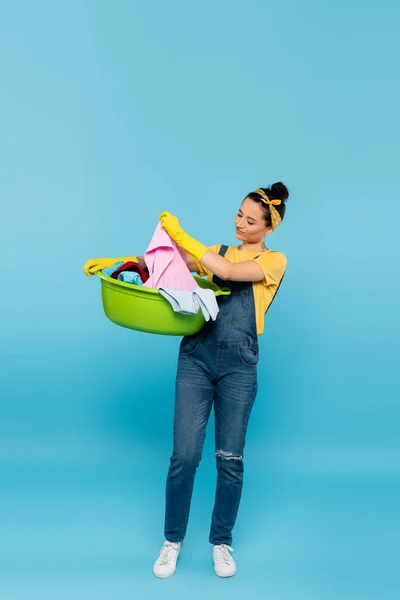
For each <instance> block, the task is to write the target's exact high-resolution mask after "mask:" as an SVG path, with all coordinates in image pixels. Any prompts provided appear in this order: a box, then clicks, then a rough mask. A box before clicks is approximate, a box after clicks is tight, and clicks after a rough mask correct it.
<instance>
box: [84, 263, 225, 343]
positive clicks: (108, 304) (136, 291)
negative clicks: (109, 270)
mask: <svg viewBox="0 0 400 600" xmlns="http://www.w3.org/2000/svg"><path fill="white" fill-rule="evenodd" d="M96 275H98V276H99V277H100V278H101V296H102V299H103V307H104V312H105V314H106V316H107V317H108V318H109V319H110V321H112V322H113V323H115V324H116V325H121V327H128V328H129V329H136V330H138V331H145V332H146V333H158V334H161V335H192V334H193V333H197V332H198V331H200V329H201V328H202V327H203V325H204V324H205V319H204V317H203V314H202V312H201V311H200V310H199V312H198V313H196V314H195V315H183V314H181V313H176V312H175V311H174V310H173V308H172V306H171V305H170V303H169V302H168V300H166V299H165V298H164V296H162V295H161V294H160V293H159V291H158V290H156V289H154V288H147V287H144V286H142V285H134V284H132V283H126V282H125V281H119V280H118V279H113V278H112V277H108V276H107V275H104V273H102V272H101V271H97V273H96ZM194 278H195V280H196V282H197V283H198V285H199V287H201V288H209V289H211V290H213V291H214V293H215V295H216V296H220V295H228V294H230V293H231V290H230V289H229V288H220V287H219V286H217V285H216V284H215V283H212V282H211V281H208V280H207V279H203V278H202V277H196V276H195V277H194Z"/></svg>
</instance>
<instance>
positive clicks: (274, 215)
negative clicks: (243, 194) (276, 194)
mask: <svg viewBox="0 0 400 600" xmlns="http://www.w3.org/2000/svg"><path fill="white" fill-rule="evenodd" d="M254 193H255V194H258V195H259V196H261V200H262V201H263V202H264V204H268V206H269V210H270V213H271V225H272V229H276V228H277V227H278V225H279V224H280V222H281V221H282V218H281V215H280V214H279V213H278V211H277V210H276V208H275V206H274V204H275V205H278V204H281V202H282V200H278V199H277V200H270V199H269V198H268V196H267V194H266V193H265V192H264V190H262V189H261V188H259V189H258V190H256V191H255V192H254Z"/></svg>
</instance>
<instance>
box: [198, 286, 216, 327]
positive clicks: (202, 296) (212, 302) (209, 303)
mask: <svg viewBox="0 0 400 600" xmlns="http://www.w3.org/2000/svg"><path fill="white" fill-rule="evenodd" d="M192 294H193V295H194V294H196V296H197V298H198V300H199V304H200V308H201V312H202V313H203V316H204V318H205V320H206V321H209V319H210V317H211V319H212V320H213V321H215V319H216V318H217V314H218V312H219V306H218V303H217V299H216V297H215V294H214V292H213V291H212V290H210V289H209V288H206V289H204V288H201V287H200V286H197V288H195V290H194V291H193V292H192ZM207 315H209V316H208V318H207Z"/></svg>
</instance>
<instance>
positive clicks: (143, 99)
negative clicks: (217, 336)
mask: <svg viewBox="0 0 400 600" xmlns="http://www.w3.org/2000/svg"><path fill="white" fill-rule="evenodd" d="M399 13H400V9H399V5H398V3H397V2H395V1H394V0H393V1H385V0H383V1H382V2H380V3H378V2H370V1H365V0H364V1H355V0H353V1H350V2H349V1H348V0H347V1H344V0H338V1H336V2H325V1H317V0H304V1H303V2H296V1H295V0H281V1H280V2H279V3H278V2H270V1H261V0H260V1H255V0H248V1H247V2H246V3H244V2H235V1H229V2H228V1H225V0H223V1H214V2H211V1H210V0H203V1H202V2H184V1H183V0H180V1H174V0H170V1H162V0H155V1H148V2H146V1H145V0H142V1H134V0H132V1H130V2H129V1H123V0H117V1H115V2H111V1H102V2H100V1H95V0H92V1H88V0H86V1H83V0H81V1H78V0H70V1H68V2H66V1H58V2H50V1H48V2H45V1H43V0H38V1H37V2H21V1H18V0H16V1H14V2H13V3H7V4H6V3H2V4H1V15H0V57H1V58H0V70H1V90H0V115H1V116H0V119H1V141H0V144H1V150H0V171H1V177H0V186H1V188H0V191H1V198H2V218H1V221H2V231H1V246H2V256H3V263H2V300H3V302H2V305H3V310H2V311H1V312H2V317H3V318H2V326H1V332H2V345H1V346H2V348H1V413H0V448H1V451H0V488H1V489H0V505H1V513H0V531H1V545H0V595H1V597H2V598H5V599H7V600H14V599H18V600H19V599H20V598H21V599H28V598H29V599H36V598H41V600H44V599H47V598H49V599H50V598H51V599H52V600H53V599H54V598H56V599H57V600H63V599H64V598H68V599H70V598H76V599H78V600H80V599H81V598H82V599H85V600H90V599H91V598H93V599H94V598H95V599H96V600H102V599H103V598H104V599H106V598H107V599H109V598H110V599H111V598H112V599H114V598H119V599H123V598H144V597H148V596H149V597H163V598H175V597H183V595H186V596H187V597H190V598H204V597H208V598H217V597H218V598H220V597H221V594H229V596H230V597H231V598H239V597H243V595H244V594H246V596H247V597H249V598H256V597H261V596H262V597H265V598H273V599H274V600H276V599H279V600H303V599H304V600H314V599H317V600H320V599H324V600H328V599H330V598H335V599H337V598H339V597H340V598H342V599H344V598H349V599H350V598H351V599H352V600H354V599H355V598H357V597H363V598H367V597H371V598H376V597H381V596H382V594H383V595H384V597H385V600H390V599H391V598H398V597H399V587H400V586H399V583H400V582H399V578H398V575H397V573H396V570H395V567H396V562H397V558H398V554H399V542H398V540H399V527H398V525H399V523H398V512H397V511H398V503H399V474H400V445H399V435H398V434H399V430H398V429H399V428H398V423H399V417H400V409H399V403H398V399H399V381H398V374H397V370H398V360H399V359H398V356H399V354H398V353H399V347H398V339H399V333H400V331H399V319H398V307H399V283H398V273H399V270H398V259H399V252H398V223H399V217H400V210H399V199H398V164H399V150H400V148H399V133H400V132H399V129H400V127H399V118H398V107H399V103H400V98H399V96H400V94H399V89H400V85H399V78H398V55H399V50H400V48H399V37H398V20H399V16H400V14H399ZM279 180H282V181H283V182H284V183H285V184H286V185H287V186H288V188H289V190H290V199H289V201H288V203H287V214H286V218H285V220H284V222H283V224H282V226H281V227H280V228H279V229H278V230H277V231H276V232H275V233H274V234H273V235H272V236H271V237H270V238H268V245H269V247H271V248H273V249H276V250H280V251H283V252H284V253H285V254H286V255H287V257H288V268H287V273H286V277H285V280H284V283H283V284H282V286H281V289H280V291H279V295H278V297H277V299H276V300H275V302H274V305H273V306H272V308H271V310H270V311H269V313H268V315H267V319H266V328H265V333H264V334H263V335H262V336H261V338H260V352H261V361H260V365H259V381H260V387H259V394H258V397H257V401H256V404H255V406H254V409H253V413H252V416H251V419H250V424H249V429H248V435H247V442H246V464H245V483H244V490H243V496H242V502H241V506H240V510H239V515H238V521H237V524H236V527H235V529H234V540H233V547H234V548H235V553H234V558H235V559H236V562H237V566H238V571H237V575H236V576H235V577H234V578H232V579H229V580H222V579H219V578H217V577H216V576H215V575H214V572H213V567H212V561H211V549H212V547H211V545H210V544H209V542H208V530H209V524H210V518H211V511H212V506H213V501H214V493H215V483H216V470H215V457H214V443H213V415H212V416H211V418H210V422H209V427H208V430H207V438H206V443H205V448H204V453H203V460H202V462H201V465H200V468H199V470H198V473H197V477H196V485H195V489H194V495H193V502H192V509H191V515H190V521H189V528H188V534H187V538H186V542H185V547H184V550H183V551H182V554H181V556H180V559H179V564H178V570H177V572H176V574H175V575H174V577H173V578H171V579H169V580H166V581H162V580H157V579H155V578H154V576H153V575H152V572H151V569H152V565H153V562H154V560H155V559H156V557H157V555H158V551H159V548H160V546H161V544H162V542H163V520H164V493H165V478H166V474H167V469H168V464H169V456H170V454H171V451H172V417H173V389H174V377H175V369H176V360H177V350H178V344H179V338H171V337H162V336H154V335H146V334H142V333H139V332H135V331H131V330H127V329H123V328H120V327H117V326H115V325H113V324H112V323H111V322H110V321H108V320H107V319H106V317H105V316H104V314H103V309H102V304H101V295H100V281H99V280H98V279H97V278H92V279H88V278H87V277H85V275H84V273H83V270H82V266H83V264H84V263H85V262H86V260H87V259H88V258H90V257H96V256H120V255H129V254H140V253H143V252H144V250H145V249H146V247H147V244H148V242H149V240H150V238H151V235H152V233H153V231H154V228H155V226H156V224H157V216H158V214H159V213H160V212H161V211H162V210H169V211H170V212H172V213H174V214H177V215H178V217H179V219H180V221H181V223H182V225H183V226H184V228H185V229H186V230H187V231H188V232H189V233H190V234H191V235H193V236H194V237H196V238H197V239H200V240H201V241H202V242H204V243H205V244H214V243H221V242H223V243H227V244H235V243H236V238H235V236H234V227H233V219H234V216H235V213H236V211H237V208H238V206H239V204H240V201H241V200H242V198H243V197H244V196H245V195H246V194H247V193H248V192H249V191H251V190H253V189H254V188H256V187H259V186H267V185H269V184H271V183H273V182H274V181H279ZM176 594H178V596H176ZM186 596H185V597H186Z"/></svg>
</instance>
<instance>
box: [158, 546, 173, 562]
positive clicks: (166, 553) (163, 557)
mask: <svg viewBox="0 0 400 600" xmlns="http://www.w3.org/2000/svg"><path fill="white" fill-rule="evenodd" d="M173 550H174V547H173V546H172V544H171V543H167V544H164V546H163V547H162V549H161V554H160V558H159V560H158V562H159V564H160V565H167V564H168V563H169V562H170V560H171V559H172V553H173Z"/></svg>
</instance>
